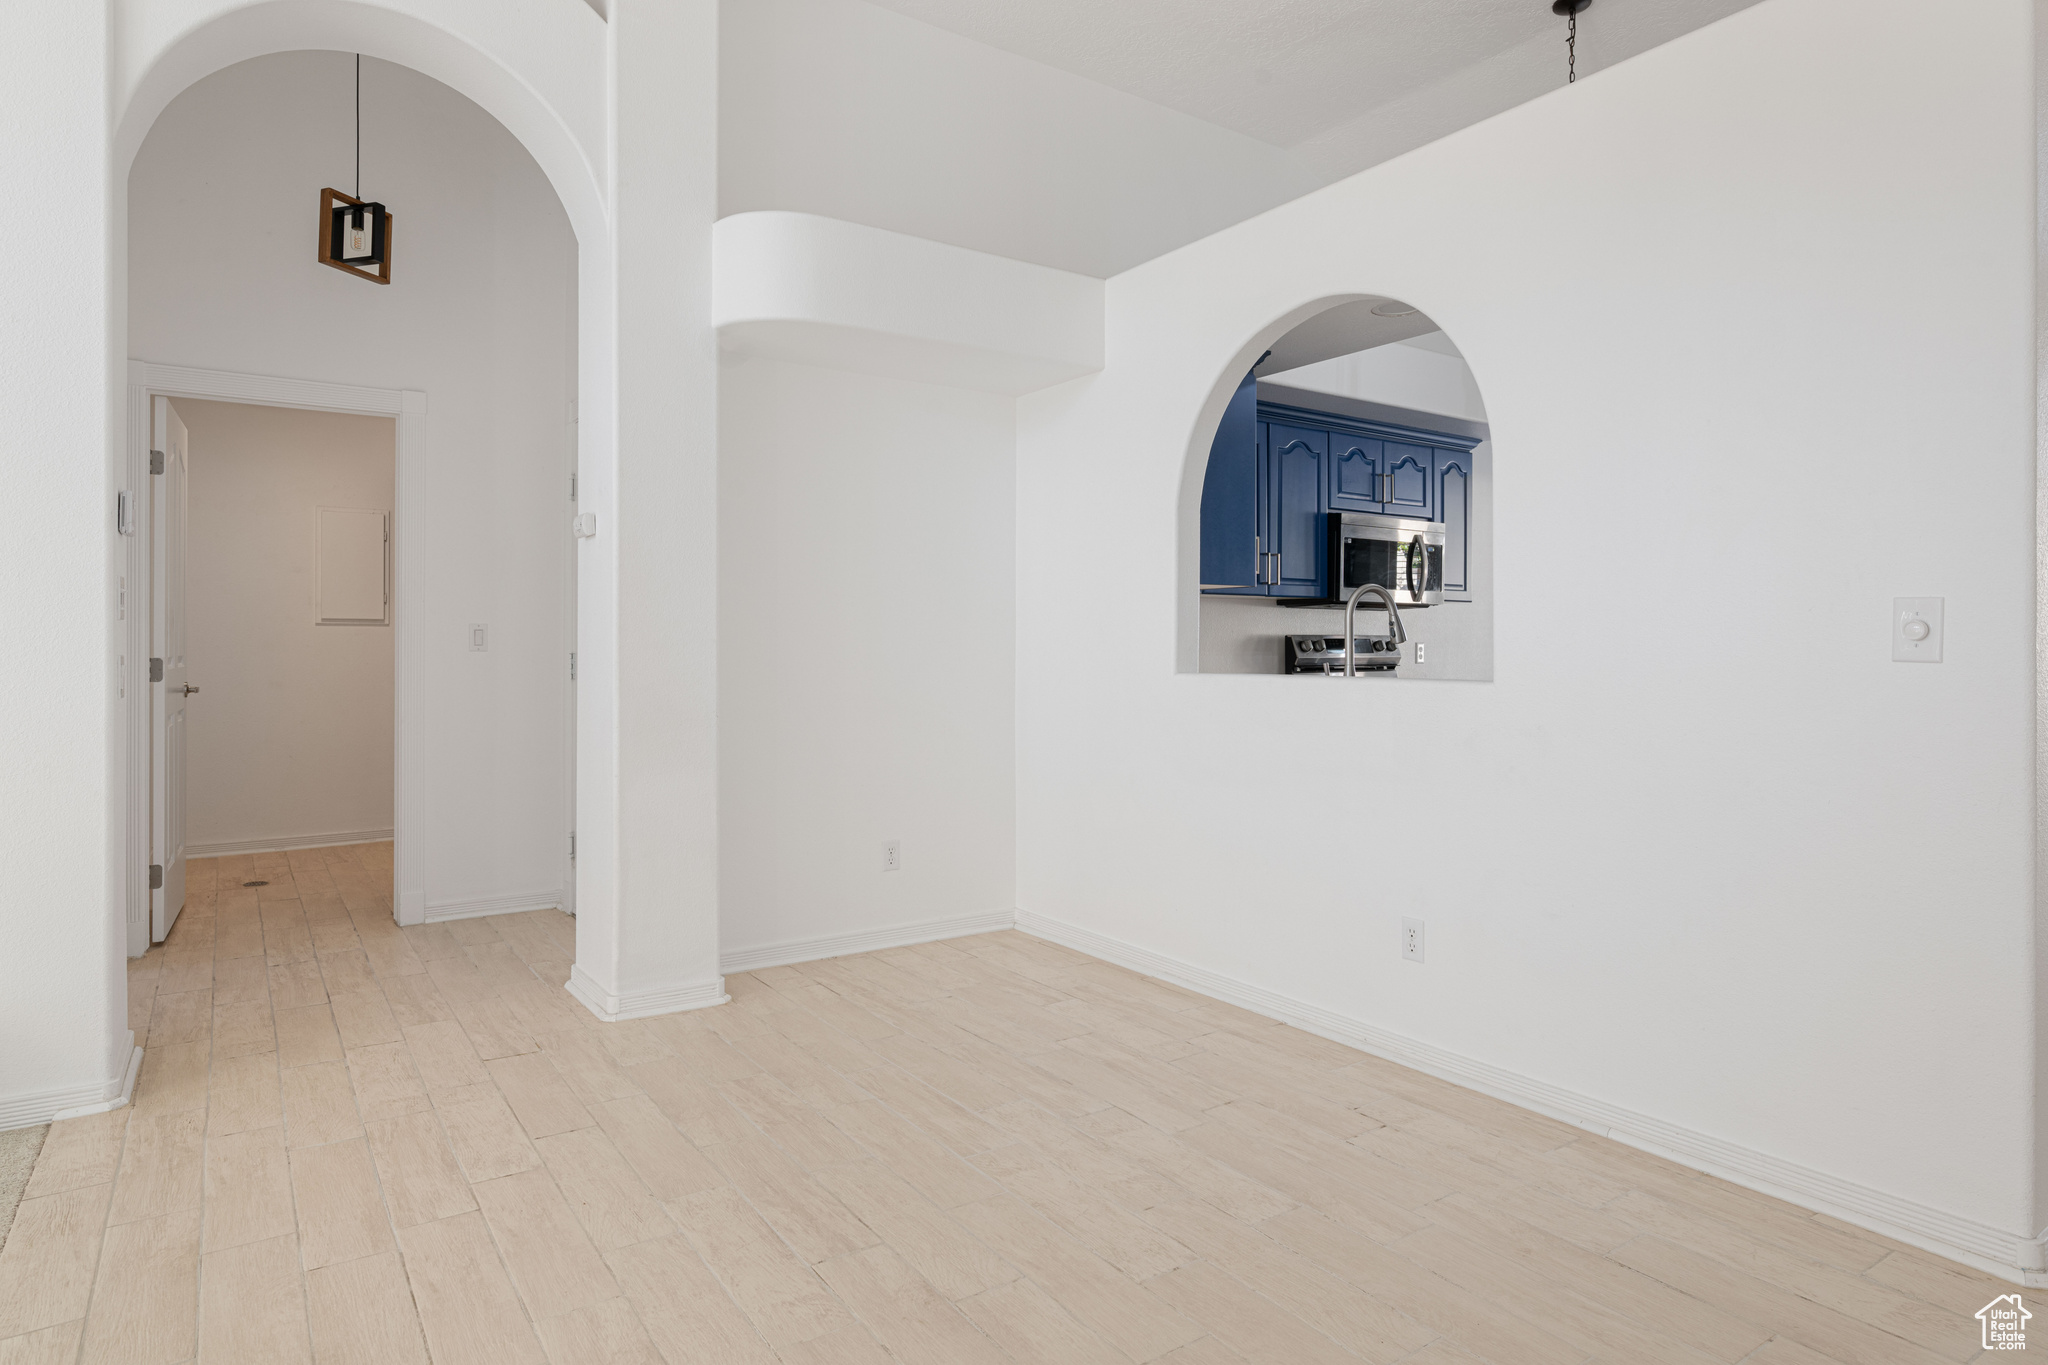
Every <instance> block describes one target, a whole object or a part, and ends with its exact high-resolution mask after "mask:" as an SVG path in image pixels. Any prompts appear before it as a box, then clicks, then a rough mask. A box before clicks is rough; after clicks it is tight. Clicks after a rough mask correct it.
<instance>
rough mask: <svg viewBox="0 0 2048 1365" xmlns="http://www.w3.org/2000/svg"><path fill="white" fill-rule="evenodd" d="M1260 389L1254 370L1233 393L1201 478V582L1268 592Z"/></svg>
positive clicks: (1239, 589) (1256, 591)
mask: <svg viewBox="0 0 2048 1365" xmlns="http://www.w3.org/2000/svg"><path fill="white" fill-rule="evenodd" d="M1258 404H1259V394H1258V385H1257V384H1256V382H1255V381H1254V380H1253V378H1252V376H1251V375H1250V374H1246V375H1245V377H1244V382H1243V383H1241V384H1239V385H1238V386H1237V392H1236V393H1234V394H1232V395H1231V398H1230V406H1229V407H1227V408H1225V409H1224V410H1223V422H1222V424H1221V425H1220V426H1218V427H1217V428H1216V440H1215V441H1214V443H1212V444H1211V445H1210V447H1209V469H1208V472H1207V473H1206V474H1205V475H1204V476H1203V478H1202V586H1203V587H1204V588H1205V589H1206V588H1212V587H1215V588H1230V589H1235V590H1238V591H1241V592H1250V593H1260V594H1263V593H1264V592H1265V587H1264V586H1263V584H1262V583H1261V576H1260V573H1259V570H1260V568H1261V567H1262V561H1261V560H1260V558H1259V549H1260V548H1261V547H1259V546H1257V545H1255V544H1254V542H1255V540H1256V539H1257V538H1258V537H1259V536H1260V535H1261V534H1262V530H1263V523H1262V521H1261V516H1260V513H1261V511H1262V508H1261V506H1260V504H1261V502H1262V495H1263V489H1262V488H1261V487H1260V478H1259V450H1258V445H1259V421H1258Z"/></svg>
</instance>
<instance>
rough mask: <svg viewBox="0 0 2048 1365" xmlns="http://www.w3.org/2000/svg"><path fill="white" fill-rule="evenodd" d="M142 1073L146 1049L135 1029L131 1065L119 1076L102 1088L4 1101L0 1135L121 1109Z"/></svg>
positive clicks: (131, 1036)
mask: <svg viewBox="0 0 2048 1365" xmlns="http://www.w3.org/2000/svg"><path fill="white" fill-rule="evenodd" d="M141 1070H142V1049H141V1048H139V1047H137V1046H135V1032H134V1030H132V1029H131V1030H129V1033H128V1065H127V1066H126V1067H125V1068H123V1070H122V1072H121V1074H120V1075H119V1076H117V1077H115V1078H114V1079H113V1080H111V1081H102V1082H100V1083H99V1084H98V1085H78V1086H70V1087H67V1088H65V1089H62V1090H40V1091H34V1092H31V1093H29V1094H26V1095H9V1096H7V1097H6V1098H5V1099H0V1132H5V1131H6V1130H8V1129H10V1128H33V1127H35V1126H36V1125H38V1124H43V1123H55V1122H57V1121H58V1120H59V1119H77V1118H84V1117H85V1116H86V1115H88V1114H104V1113H106V1112H107V1111H108V1110H110V1109H119V1108H120V1107H121V1106H122V1105H124V1104H126V1103H128V1100H129V1097H130V1096H132V1095H133V1094H134V1093H135V1077H136V1076H137V1074H138V1073H140V1072H141Z"/></svg>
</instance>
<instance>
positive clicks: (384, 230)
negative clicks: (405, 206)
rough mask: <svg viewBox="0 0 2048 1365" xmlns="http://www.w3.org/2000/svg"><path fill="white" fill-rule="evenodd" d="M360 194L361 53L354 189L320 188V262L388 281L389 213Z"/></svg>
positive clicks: (360, 56) (359, 60) (358, 58)
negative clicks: (346, 192) (345, 192)
mask: <svg viewBox="0 0 2048 1365" xmlns="http://www.w3.org/2000/svg"><path fill="white" fill-rule="evenodd" d="M362 193H363V54H362V53H360V52H358V53H357V54H356V192H355V193H354V194H352V195H350V194H343V193H342V192H341V191H340V190H336V189H325V190H322V191H320V264H322V265H331V266H333V267H334V268H335V269H336V270H345V271H347V272H348V273H349V274H351V275H354V276H355V277H356V278H357V279H362V280H374V281H376V282H377V283H378V284H389V283H391V215H390V214H389V213H388V212H386V211H385V208H384V206H383V205H382V204H378V203H372V202H369V201H366V200H365V199H363V198H362Z"/></svg>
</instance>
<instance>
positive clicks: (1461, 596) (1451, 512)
mask: <svg viewBox="0 0 2048 1365" xmlns="http://www.w3.org/2000/svg"><path fill="white" fill-rule="evenodd" d="M1436 487H1437V517H1438V519H1439V520H1440V521H1442V522H1443V524H1444V600H1445V601H1446V602H1470V601H1471V600H1472V456H1471V454H1470V453H1469V452H1467V451H1463V450H1444V449H1442V448H1439V449H1438V450H1437V452H1436Z"/></svg>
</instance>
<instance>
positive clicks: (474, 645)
mask: <svg viewBox="0 0 2048 1365" xmlns="http://www.w3.org/2000/svg"><path fill="white" fill-rule="evenodd" d="M469 647H470V649H471V650H473V651H474V652H476V653H478V654H484V653H488V652H489V650H490V647H491V628H490V627H489V626H486V625H484V624H482V623H481V622H476V623H472V624H471V625H470V628H469Z"/></svg>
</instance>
